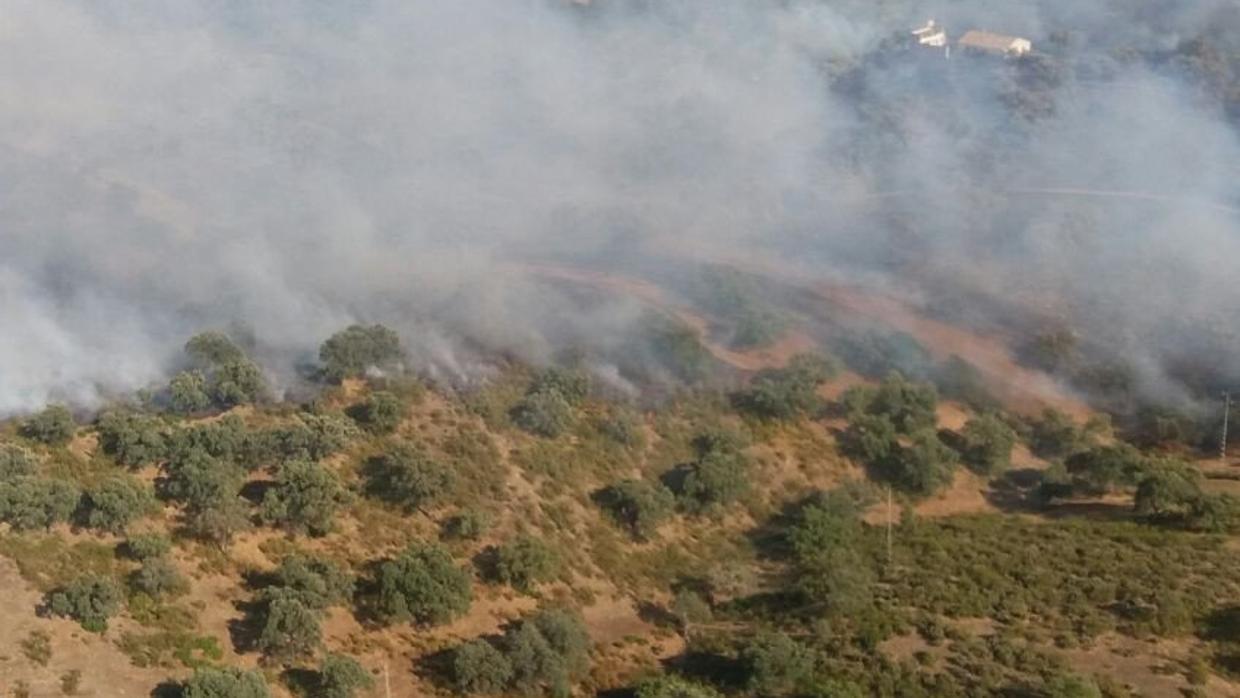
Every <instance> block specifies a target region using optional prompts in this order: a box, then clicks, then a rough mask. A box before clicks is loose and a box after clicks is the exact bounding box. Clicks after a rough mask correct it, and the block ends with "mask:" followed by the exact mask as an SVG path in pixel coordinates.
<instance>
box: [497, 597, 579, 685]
mask: <svg viewBox="0 0 1240 698" xmlns="http://www.w3.org/2000/svg"><path fill="white" fill-rule="evenodd" d="M503 645H504V648H505V654H506V655H507V656H508V659H509V662H510V663H511V665H512V668H513V686H514V688H516V689H517V690H518V691H521V692H522V693H527V694H528V693H535V692H538V691H540V690H542V691H547V692H549V693H551V694H552V695H553V696H568V695H570V694H571V692H572V684H573V682H575V681H577V680H579V679H581V678H582V677H584V676H585V674H586V673H587V672H588V671H589V668H590V647H591V643H590V635H589V633H588V632H587V631H586V627H585V623H584V622H582V620H581V616H580V615H578V614H576V613H574V612H572V611H568V610H564V609H555V608H553V609H545V610H542V611H540V612H539V613H538V614H536V615H534V616H533V617H530V618H527V619H525V620H523V621H521V622H520V623H518V624H516V625H514V626H512V627H511V628H509V630H508V632H506V633H505V635H504V642H503Z"/></svg>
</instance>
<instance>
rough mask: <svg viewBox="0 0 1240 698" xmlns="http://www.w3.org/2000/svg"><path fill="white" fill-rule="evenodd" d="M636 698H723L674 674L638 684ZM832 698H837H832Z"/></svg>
mask: <svg viewBox="0 0 1240 698" xmlns="http://www.w3.org/2000/svg"><path fill="white" fill-rule="evenodd" d="M634 696H635V698H721V697H722V694H720V693H719V691H716V690H715V689H714V688H713V687H711V686H708V685H706V684H701V683H694V682H692V681H689V680H687V679H683V678H681V677H679V676H676V675H673V674H667V675H664V676H657V677H655V678H651V679H646V680H645V681H642V682H641V683H639V684H637V690H636V692H635V693H634ZM830 698H835V697H834V696H831V697H830Z"/></svg>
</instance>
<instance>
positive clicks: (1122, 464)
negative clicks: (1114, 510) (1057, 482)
mask: <svg viewBox="0 0 1240 698" xmlns="http://www.w3.org/2000/svg"><path fill="white" fill-rule="evenodd" d="M1065 466H1066V467H1067V470H1068V474H1070V475H1071V476H1072V482H1073V485H1074V486H1075V487H1078V488H1080V489H1082V490H1084V491H1086V492H1089V493H1091V494H1102V493H1105V492H1110V491H1111V490H1113V489H1116V488H1124V487H1132V486H1135V485H1136V484H1137V483H1139V482H1140V481H1141V479H1142V478H1143V477H1144V476H1145V475H1146V473H1148V472H1149V470H1150V468H1151V461H1150V460H1149V459H1148V458H1146V457H1145V456H1144V455H1142V454H1141V452H1140V451H1138V450H1137V449H1135V448H1133V447H1132V446H1129V445H1128V444H1124V443H1116V444H1109V445H1106V446H1094V447H1092V448H1089V449H1088V450H1085V451H1081V452H1078V453H1075V454H1073V455H1072V456H1071V457H1069V458H1068V460H1067V461H1066V463H1065Z"/></svg>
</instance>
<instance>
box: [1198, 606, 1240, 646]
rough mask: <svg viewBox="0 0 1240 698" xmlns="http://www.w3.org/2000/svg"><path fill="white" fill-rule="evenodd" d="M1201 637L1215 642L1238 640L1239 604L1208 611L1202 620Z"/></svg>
mask: <svg viewBox="0 0 1240 698" xmlns="http://www.w3.org/2000/svg"><path fill="white" fill-rule="evenodd" d="M1201 637H1202V638H1203V639H1206V640H1213V641H1215V642H1240V604H1233V605H1230V606H1221V607H1219V608H1216V609H1214V610H1213V611H1210V613H1209V615H1207V616H1206V617H1205V620H1204V621H1203V622H1202V628H1201Z"/></svg>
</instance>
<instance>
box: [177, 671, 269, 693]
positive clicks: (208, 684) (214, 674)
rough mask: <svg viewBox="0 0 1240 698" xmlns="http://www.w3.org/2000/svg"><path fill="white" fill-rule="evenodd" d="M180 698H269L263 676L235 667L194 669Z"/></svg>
mask: <svg viewBox="0 0 1240 698" xmlns="http://www.w3.org/2000/svg"><path fill="white" fill-rule="evenodd" d="M181 695H182V698H271V692H270V691H268V690H267V683H266V682H265V681H263V675H262V674H260V673H259V672H257V671H247V670H245V669H239V668H237V667H223V668H217V667H203V668H200V669H196V670H195V671H194V675H193V676H192V677H190V679H189V681H186V682H185V689H184V691H183V692H182V694H181Z"/></svg>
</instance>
